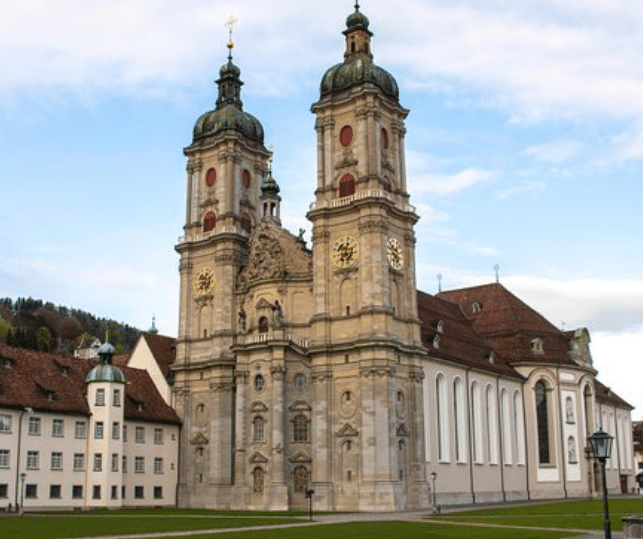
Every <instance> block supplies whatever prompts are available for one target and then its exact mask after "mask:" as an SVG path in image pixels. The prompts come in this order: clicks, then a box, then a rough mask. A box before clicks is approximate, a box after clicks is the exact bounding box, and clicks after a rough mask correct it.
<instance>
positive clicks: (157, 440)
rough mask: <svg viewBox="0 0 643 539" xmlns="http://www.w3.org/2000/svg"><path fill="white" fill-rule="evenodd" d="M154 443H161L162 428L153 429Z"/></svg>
mask: <svg viewBox="0 0 643 539" xmlns="http://www.w3.org/2000/svg"><path fill="white" fill-rule="evenodd" d="M154 443H155V444H156V445H161V444H163V429H154Z"/></svg>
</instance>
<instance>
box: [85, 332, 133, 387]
mask: <svg viewBox="0 0 643 539" xmlns="http://www.w3.org/2000/svg"><path fill="white" fill-rule="evenodd" d="M114 352H116V348H114V346H112V345H111V344H110V343H109V342H107V341H106V342H104V343H103V344H101V346H100V348H99V349H98V357H100V365H96V366H95V367H93V368H92V369H91V370H90V371H89V372H88V373H87V376H86V377H85V382H86V383H88V384H89V383H91V382H112V383H116V384H126V383H127V378H125V375H124V374H123V371H122V370H120V369H119V368H118V367H116V366H115V365H112V356H113V355H114Z"/></svg>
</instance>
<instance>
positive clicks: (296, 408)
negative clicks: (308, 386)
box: [288, 401, 312, 412]
mask: <svg viewBox="0 0 643 539" xmlns="http://www.w3.org/2000/svg"><path fill="white" fill-rule="evenodd" d="M288 410H290V411H291V412H310V411H311V410H312V408H311V407H310V404H308V403H307V402H304V401H295V402H293V403H292V404H291V405H290V407H289V408H288Z"/></svg>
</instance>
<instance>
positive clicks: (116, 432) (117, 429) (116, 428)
mask: <svg viewBox="0 0 643 539" xmlns="http://www.w3.org/2000/svg"><path fill="white" fill-rule="evenodd" d="M120 435H121V424H120V423H119V422H118V421H114V422H113V423H112V440H118V437H119V436H120Z"/></svg>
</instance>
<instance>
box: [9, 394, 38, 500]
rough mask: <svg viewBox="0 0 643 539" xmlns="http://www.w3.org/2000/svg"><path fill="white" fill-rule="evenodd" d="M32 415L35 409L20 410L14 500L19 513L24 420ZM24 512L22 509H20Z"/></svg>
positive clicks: (27, 407)
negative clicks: (24, 417) (26, 416)
mask: <svg viewBox="0 0 643 539" xmlns="http://www.w3.org/2000/svg"><path fill="white" fill-rule="evenodd" d="M25 414H27V415H31V414H33V408H31V407H29V406H26V407H25V408H23V409H22V410H20V417H19V418H18V450H17V453H18V454H17V455H16V492H15V499H14V507H15V508H16V511H18V488H19V480H20V449H21V447H20V446H21V443H22V418H23V416H24V415H25ZM20 510H22V507H21V508H20Z"/></svg>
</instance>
